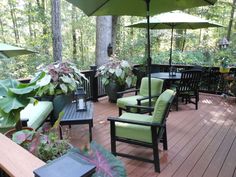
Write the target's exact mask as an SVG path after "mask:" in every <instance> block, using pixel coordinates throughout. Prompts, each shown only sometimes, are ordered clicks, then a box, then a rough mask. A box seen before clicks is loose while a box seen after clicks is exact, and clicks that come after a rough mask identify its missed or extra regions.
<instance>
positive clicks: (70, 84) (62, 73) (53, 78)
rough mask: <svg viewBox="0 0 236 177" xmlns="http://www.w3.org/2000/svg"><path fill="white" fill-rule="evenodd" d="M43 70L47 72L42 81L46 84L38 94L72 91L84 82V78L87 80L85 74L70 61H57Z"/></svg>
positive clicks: (56, 93) (57, 93)
mask: <svg viewBox="0 0 236 177" xmlns="http://www.w3.org/2000/svg"><path fill="white" fill-rule="evenodd" d="M43 72H45V73H46V77H45V78H44V79H43V81H42V82H44V85H45V86H43V87H41V88H40V89H39V90H38V92H37V95H38V96H43V95H59V94H67V93H72V92H73V91H75V90H76V88H77V86H78V85H81V84H82V80H83V79H84V80H87V79H86V77H85V76H84V74H82V73H81V72H80V71H79V69H77V68H76V66H75V65H74V64H73V63H69V62H55V63H53V64H50V65H48V66H47V67H46V69H45V70H44V71H43Z"/></svg>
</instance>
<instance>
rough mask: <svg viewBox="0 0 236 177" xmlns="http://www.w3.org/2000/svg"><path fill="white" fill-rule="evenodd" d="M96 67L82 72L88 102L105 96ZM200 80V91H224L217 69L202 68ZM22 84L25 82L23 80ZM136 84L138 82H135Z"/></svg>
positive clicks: (156, 68)
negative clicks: (84, 78)
mask: <svg viewBox="0 0 236 177" xmlns="http://www.w3.org/2000/svg"><path fill="white" fill-rule="evenodd" d="M173 67H175V68H176V70H177V72H181V71H182V70H188V69H191V68H194V67H195V66H193V65H173ZM134 70H135V72H134V74H135V75H137V78H138V80H141V78H142V77H144V76H145V68H143V67H142V66H140V65H135V66H134ZM96 71H97V67H96V66H91V67H90V70H86V71H82V73H83V74H84V75H85V77H86V78H87V79H88V80H87V81H83V87H84V89H85V91H86V93H87V97H88V99H90V100H93V101H97V100H98V98H99V97H102V96H105V95H106V93H105V88H104V85H103V84H102V79H101V77H96ZM168 71H169V65H159V64H153V65H152V67H151V72H152V73H154V72H168ZM202 71H203V74H202V79H201V83H200V91H201V92H207V93H214V94H221V93H223V92H224V91H225V86H226V85H225V82H222V81H223V79H224V77H223V76H224V75H223V74H222V73H220V72H219V67H202ZM228 75H232V76H233V77H234V78H235V76H236V68H231V69H230V73H229V74H228ZM27 81H29V80H27ZM23 82H26V81H25V80H23ZM137 84H138V82H137Z"/></svg>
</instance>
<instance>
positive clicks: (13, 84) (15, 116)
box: [0, 72, 45, 125]
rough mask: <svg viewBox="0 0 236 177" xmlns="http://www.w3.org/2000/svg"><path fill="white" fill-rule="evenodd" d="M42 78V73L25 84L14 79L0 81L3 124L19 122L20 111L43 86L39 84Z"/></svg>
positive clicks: (0, 108) (0, 113) (0, 106)
mask: <svg viewBox="0 0 236 177" xmlns="http://www.w3.org/2000/svg"><path fill="white" fill-rule="evenodd" d="M44 76H45V73H44V72H42V73H41V74H38V75H37V76H36V77H35V78H33V79H32V80H31V81H30V83H27V84H23V83H20V82H18V81H17V80H14V79H6V80H0V97H1V98H0V115H1V117H3V119H4V124H6V125H8V124H10V125H14V124H15V123H17V122H18V121H19V120H20V111H21V110H22V109H23V108H25V107H26V106H27V105H28V104H29V102H30V101H32V100H34V98H33V97H34V96H35V94H36V92H37V90H38V89H39V88H40V87H41V86H43V85H42V84H39V83H40V81H41V80H42V79H43V78H44Z"/></svg>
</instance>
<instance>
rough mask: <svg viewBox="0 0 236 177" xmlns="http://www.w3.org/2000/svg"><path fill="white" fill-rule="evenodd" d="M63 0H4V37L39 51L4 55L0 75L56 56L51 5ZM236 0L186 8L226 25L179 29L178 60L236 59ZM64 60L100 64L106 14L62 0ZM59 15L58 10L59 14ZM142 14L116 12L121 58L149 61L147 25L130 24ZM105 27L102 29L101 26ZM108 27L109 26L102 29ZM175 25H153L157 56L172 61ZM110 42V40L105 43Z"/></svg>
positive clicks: (0, 34) (0, 7)
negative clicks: (225, 43)
mask: <svg viewBox="0 0 236 177" xmlns="http://www.w3.org/2000/svg"><path fill="white" fill-rule="evenodd" d="M54 1H55V2H56V1H57V2H59V1H60V0H52V1H50V0H1V1H0V42H3V43H8V44H13V45H18V46H22V47H27V48H28V49H31V50H34V51H36V52H37V53H36V54H32V55H25V56H19V57H15V58H11V59H4V60H0V77H1V78H7V77H14V78H24V77H29V76H30V75H33V74H34V73H35V72H36V70H37V68H39V67H40V66H42V65H46V64H49V63H51V62H53V61H55V59H53V45H54V44H53V33H52V26H53V25H51V24H53V23H52V16H53V13H52V7H53V3H54ZM235 7H236V0H218V1H217V3H216V4H215V5H214V6H211V7H199V8H194V9H188V10H185V11H184V12H186V13H189V14H192V15H196V16H199V17H201V18H204V19H207V20H211V21H214V22H217V23H219V24H222V25H223V26H224V27H223V28H209V29H198V30H175V35H174V53H173V63H176V64H198V65H205V66H219V64H220V59H221V58H222V56H227V57H228V58H229V60H230V61H229V63H230V64H232V65H234V64H235V63H236V45H235V42H236V22H235V13H234V12H235ZM60 11H61V13H60V18H59V19H60V23H61V36H62V40H61V45H62V49H61V51H62V60H63V61H72V62H74V63H76V64H77V66H78V68H79V69H81V70H87V69H89V66H90V65H94V64H98V63H99V62H98V61H97V60H98V58H97V55H96V47H97V48H98V47H99V45H103V44H102V43H99V44H98V43H96V39H97V38H96V35H97V36H98V31H99V29H101V28H103V26H102V23H98V22H99V20H101V18H100V19H99V18H97V17H87V16H86V15H85V14H84V13H83V12H82V11H81V10H80V9H78V8H76V7H74V6H72V4H70V3H68V2H67V1H65V0H61V1H60ZM54 15H55V14H54ZM142 19H143V18H141V17H129V16H122V17H112V25H111V26H109V27H108V28H112V32H113V33H112V38H113V42H112V46H113V49H114V53H115V55H116V57H117V58H119V59H125V60H127V61H130V62H131V63H133V64H142V63H144V62H145V60H146V57H145V49H146V30H145V29H135V28H128V27H125V26H126V25H129V24H132V23H135V22H137V21H139V20H142ZM100 32H101V31H100ZM103 33H106V30H104V29H103ZM170 36H171V30H152V31H151V51H152V60H153V63H156V64H168V59H169V48H170ZM223 37H226V38H227V39H228V41H229V42H230V43H229V47H228V48H227V49H226V50H219V40H220V39H222V38H223ZM106 47H107V46H105V49H106Z"/></svg>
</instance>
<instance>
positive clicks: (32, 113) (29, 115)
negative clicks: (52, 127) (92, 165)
mask: <svg viewBox="0 0 236 177" xmlns="http://www.w3.org/2000/svg"><path fill="white" fill-rule="evenodd" d="M52 111H53V104H52V102H50V101H38V103H37V104H36V105H33V104H32V103H30V104H28V105H27V106H26V107H25V108H24V109H23V110H22V111H21V113H20V117H21V121H22V125H23V126H27V127H30V128H33V129H35V130H37V129H38V128H39V127H40V126H41V125H42V124H43V123H44V122H45V120H46V119H47V118H48V117H50V118H51V113H52ZM14 126H15V125H14V124H12V125H8V126H3V125H2V124H1V118H0V132H2V133H5V132H6V131H8V130H9V129H12V128H14Z"/></svg>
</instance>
